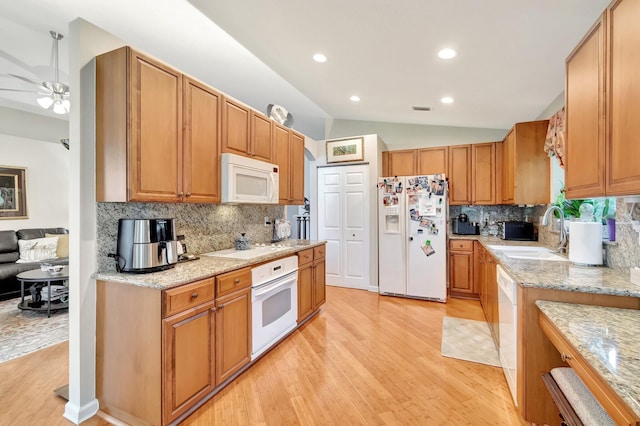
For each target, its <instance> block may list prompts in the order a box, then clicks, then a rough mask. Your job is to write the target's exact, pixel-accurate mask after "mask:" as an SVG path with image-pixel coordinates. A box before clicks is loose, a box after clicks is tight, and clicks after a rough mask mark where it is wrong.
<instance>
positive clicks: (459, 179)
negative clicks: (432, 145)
mask: <svg viewBox="0 0 640 426" xmlns="http://www.w3.org/2000/svg"><path fill="white" fill-rule="evenodd" d="M448 178H449V204H451V205H456V204H471V145H454V146H450V147H449V176H448Z"/></svg>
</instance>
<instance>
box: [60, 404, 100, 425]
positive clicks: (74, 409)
mask: <svg viewBox="0 0 640 426" xmlns="http://www.w3.org/2000/svg"><path fill="white" fill-rule="evenodd" d="M99 408H100V405H99V404H98V400H97V399H94V400H92V401H90V402H88V403H87V404H84V405H83V406H81V407H79V406H77V405H76V404H72V403H71V402H67V403H66V404H65V406H64V414H63V416H64V418H65V419H67V420H69V421H70V422H72V423H74V424H77V425H79V424H80V423H82V422H84V421H85V420H88V419H90V418H91V417H93V416H94V415H95V414H96V413H97V412H98V409H99Z"/></svg>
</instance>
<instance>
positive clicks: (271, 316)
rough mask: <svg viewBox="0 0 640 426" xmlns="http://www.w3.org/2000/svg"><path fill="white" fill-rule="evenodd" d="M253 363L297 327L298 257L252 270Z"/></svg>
mask: <svg viewBox="0 0 640 426" xmlns="http://www.w3.org/2000/svg"><path fill="white" fill-rule="evenodd" d="M251 282H252V284H251V287H252V288H251V302H252V311H251V314H252V315H251V316H252V323H253V324H252V329H251V334H252V351H251V360H254V359H256V358H257V357H258V356H260V355H261V354H262V353H263V352H264V351H266V350H267V349H269V348H270V347H271V346H273V345H274V344H275V343H276V342H278V340H280V339H281V338H282V337H284V336H285V335H286V334H287V333H289V332H290V331H291V330H293V329H294V328H295V327H296V324H297V319H298V257H297V256H290V257H286V258H284V259H278V260H274V261H273V262H269V263H265V264H264V265H260V266H257V267H255V268H253V269H252V270H251Z"/></svg>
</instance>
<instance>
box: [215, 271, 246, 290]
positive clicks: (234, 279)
mask: <svg viewBox="0 0 640 426" xmlns="http://www.w3.org/2000/svg"><path fill="white" fill-rule="evenodd" d="M250 286H251V268H244V269H240V270H238V271H233V272H227V273H226V274H222V275H218V276H217V277H216V297H220V296H222V295H225V294H227V293H230V292H232V291H235V290H240V289H242V288H245V287H250Z"/></svg>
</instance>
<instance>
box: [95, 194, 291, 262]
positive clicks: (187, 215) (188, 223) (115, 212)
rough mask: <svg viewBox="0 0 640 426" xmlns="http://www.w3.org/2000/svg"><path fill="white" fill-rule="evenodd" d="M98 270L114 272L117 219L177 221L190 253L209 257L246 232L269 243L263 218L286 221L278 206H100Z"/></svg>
mask: <svg viewBox="0 0 640 426" xmlns="http://www.w3.org/2000/svg"><path fill="white" fill-rule="evenodd" d="M96 212H97V215H96V216H97V224H98V226H97V241H96V246H97V269H98V271H101V272H103V271H105V272H106V271H115V262H114V260H113V259H111V258H109V257H107V254H109V253H115V252H116V241H117V238H118V219H134V218H136V219H137V218H140V219H149V218H174V219H175V225H176V232H177V234H178V235H184V236H185V243H186V244H187V249H188V250H189V252H190V253H196V254H197V253H207V252H210V251H214V250H222V249H226V248H231V247H233V245H234V240H235V238H236V237H237V236H238V235H239V234H240V233H241V232H245V233H246V235H247V236H248V237H249V238H250V239H251V242H269V241H271V238H272V229H271V227H270V226H264V217H265V216H267V217H269V218H274V217H284V214H285V213H284V207H283V206H279V205H249V204H246V205H228V204H186V203H185V204H173V203H97V204H96Z"/></svg>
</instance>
